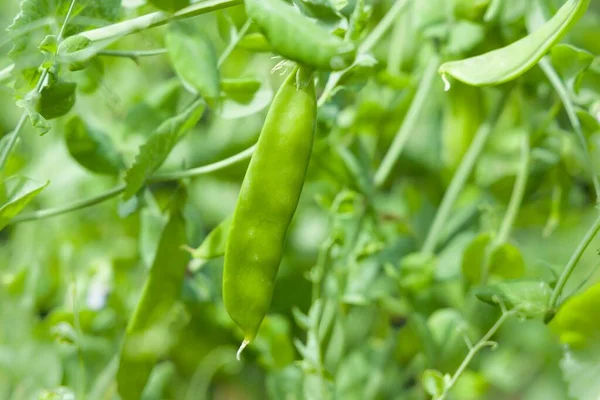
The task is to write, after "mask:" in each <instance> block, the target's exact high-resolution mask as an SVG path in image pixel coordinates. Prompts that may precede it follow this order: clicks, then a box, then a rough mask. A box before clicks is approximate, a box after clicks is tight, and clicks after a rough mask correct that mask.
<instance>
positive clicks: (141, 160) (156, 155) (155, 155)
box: [124, 100, 205, 199]
mask: <svg viewBox="0 0 600 400" xmlns="http://www.w3.org/2000/svg"><path fill="white" fill-rule="evenodd" d="M204 109H205V103H204V101H203V100H195V101H194V102H193V103H192V104H191V105H189V106H188V107H187V108H186V109H185V110H183V112H181V114H179V115H176V116H174V117H172V118H169V119H168V120H166V121H165V122H163V123H162V124H161V125H160V126H159V127H158V128H157V129H156V131H155V132H154V133H153V134H152V135H151V136H150V137H149V138H148V141H147V142H146V143H144V144H143V145H142V146H141V147H140V151H139V153H138V155H137V157H136V159H135V162H134V163H133V165H132V166H131V167H130V168H129V169H128V170H127V175H126V176H125V182H126V183H127V188H126V189H125V194H124V197H125V199H129V198H131V197H132V196H133V195H134V194H135V193H137V191H138V190H139V189H140V188H141V187H142V186H144V183H145V182H146V179H148V177H150V175H151V174H152V173H153V172H154V171H156V169H157V168H158V167H160V166H161V164H162V163H163V162H164V161H165V160H166V158H167V156H168V155H169V153H170V152H171V150H173V148H174V147H175V145H176V144H177V142H179V140H180V139H181V138H182V136H183V135H184V134H185V133H186V132H187V131H189V130H190V129H192V128H193V127H194V126H195V125H196V123H198V121H199V120H200V118H201V117H202V114H203V113H204Z"/></svg>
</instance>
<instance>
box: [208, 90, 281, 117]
mask: <svg viewBox="0 0 600 400" xmlns="http://www.w3.org/2000/svg"><path fill="white" fill-rule="evenodd" d="M272 99H273V89H271V86H269V85H268V83H267V82H263V83H262V84H261V86H260V89H258V90H257V91H256V92H254V93H253V94H252V95H250V93H248V95H247V96H243V98H240V96H233V97H228V98H225V99H223V100H222V101H221V104H220V106H219V108H218V109H217V110H215V111H216V113H217V114H218V115H219V117H221V118H224V119H238V118H243V117H248V116H250V115H253V114H256V113H257V112H259V111H261V110H263V109H265V108H266V107H268V106H269V104H271V100H272Z"/></svg>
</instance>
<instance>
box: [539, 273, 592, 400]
mask: <svg viewBox="0 0 600 400" xmlns="http://www.w3.org/2000/svg"><path fill="white" fill-rule="evenodd" d="M599 319H600V284H598V283H597V284H595V285H594V286H592V287H590V288H589V289H587V290H586V291H584V292H583V293H580V294H577V295H575V296H573V297H571V298H569V299H568V300H567V301H565V302H564V304H562V305H561V307H560V308H559V310H558V313H557V314H556V316H555V317H554V319H553V320H552V322H551V323H550V327H551V329H552V330H553V331H554V332H555V333H556V334H558V336H559V338H560V341H561V342H562V343H563V344H565V352H564V356H563V359H562V361H561V364H560V367H561V370H562V372H563V376H564V378H565V380H566V381H567V383H568V385H569V394H570V395H571V396H572V397H573V398H575V399H578V400H596V399H597V398H598V393H600V380H598V374H600V361H599V360H600V326H599V325H598V320H599Z"/></svg>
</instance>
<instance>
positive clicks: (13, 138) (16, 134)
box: [0, 113, 27, 171]
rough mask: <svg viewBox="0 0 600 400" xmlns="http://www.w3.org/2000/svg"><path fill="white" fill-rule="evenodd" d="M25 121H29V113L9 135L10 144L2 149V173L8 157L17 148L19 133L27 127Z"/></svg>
mask: <svg viewBox="0 0 600 400" xmlns="http://www.w3.org/2000/svg"><path fill="white" fill-rule="evenodd" d="M25 121H27V113H23V115H21V119H20V120H19V122H18V123H17V126H16V127H15V129H14V130H13V131H12V132H11V133H10V134H9V135H10V136H9V138H8V142H7V143H6V144H5V145H4V146H3V147H2V149H0V151H1V153H0V171H2V170H4V166H5V165H6V161H7V160H8V156H9V155H10V153H11V151H12V149H13V148H14V147H15V143H17V138H18V137H19V133H20V132H21V130H22V129H23V126H24V125H25Z"/></svg>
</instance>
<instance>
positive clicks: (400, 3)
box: [358, 0, 409, 53]
mask: <svg viewBox="0 0 600 400" xmlns="http://www.w3.org/2000/svg"><path fill="white" fill-rule="evenodd" d="M408 2H409V0H397V1H396V3H395V4H394V5H393V6H392V7H391V8H390V9H389V11H388V12H387V14H385V16H384V17H383V18H382V19H381V21H379V24H377V26H376V27H375V28H374V29H373V30H372V31H371V33H370V34H369V36H367V37H366V38H365V40H364V41H363V42H362V43H361V45H360V47H359V49H358V51H359V52H360V53H366V52H368V51H369V50H371V49H372V48H373V47H374V46H375V45H376V44H377V42H379V41H380V40H381V38H382V37H383V35H385V33H386V32H387V31H388V30H389V29H390V28H391V27H392V24H393V23H394V22H396V19H397V18H398V16H399V15H400V14H401V13H402V11H404V9H405V8H406V6H407V5H408Z"/></svg>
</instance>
